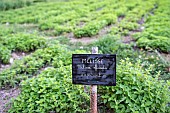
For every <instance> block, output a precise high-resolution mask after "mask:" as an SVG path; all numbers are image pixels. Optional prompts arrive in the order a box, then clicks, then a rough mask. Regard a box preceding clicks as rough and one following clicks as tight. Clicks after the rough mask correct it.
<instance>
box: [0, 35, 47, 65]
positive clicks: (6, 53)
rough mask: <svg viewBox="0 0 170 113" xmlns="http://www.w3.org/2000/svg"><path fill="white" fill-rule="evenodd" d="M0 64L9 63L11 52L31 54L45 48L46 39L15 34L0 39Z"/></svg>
mask: <svg viewBox="0 0 170 113" xmlns="http://www.w3.org/2000/svg"><path fill="white" fill-rule="evenodd" d="M0 45H1V48H0V50H1V53H0V61H1V63H9V59H10V57H11V52H13V51H20V52H31V51H34V50H36V49H39V48H44V47H46V39H45V38H43V37H38V36H37V35H35V34H23V33H16V34H11V35H7V36H2V37H0Z"/></svg>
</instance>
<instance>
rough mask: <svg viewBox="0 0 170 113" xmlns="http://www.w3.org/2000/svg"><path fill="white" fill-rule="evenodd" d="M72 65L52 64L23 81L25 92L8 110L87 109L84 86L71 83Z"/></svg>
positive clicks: (53, 110)
mask: <svg viewBox="0 0 170 113" xmlns="http://www.w3.org/2000/svg"><path fill="white" fill-rule="evenodd" d="M70 67H71V66H66V67H63V66H62V67H60V68H57V69H56V68H49V69H47V70H45V71H44V72H43V73H41V74H40V75H39V76H38V77H36V78H32V79H29V80H27V81H24V82H22V93H21V94H20V95H19V96H18V97H17V98H16V99H15V100H14V103H13V105H12V107H11V109H10V110H9V112H10V113H15V112H37V113H38V112H41V113H47V112H50V111H51V112H63V113H67V112H68V111H69V112H72V113H77V112H79V113H84V112H85V111H87V110H88V106H87V102H89V99H88V97H89V96H88V95H87V94H86V93H84V90H83V87H82V86H78V85H76V86H75V85H73V84H72V83H71V72H70V71H71V68H70Z"/></svg>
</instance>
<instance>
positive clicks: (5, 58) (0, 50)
mask: <svg viewBox="0 0 170 113" xmlns="http://www.w3.org/2000/svg"><path fill="white" fill-rule="evenodd" d="M10 57H11V51H10V50H9V49H8V48H6V47H5V46H4V45H1V44H0V63H4V64H6V63H9V59H10Z"/></svg>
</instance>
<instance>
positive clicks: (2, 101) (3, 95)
mask: <svg viewBox="0 0 170 113" xmlns="http://www.w3.org/2000/svg"><path fill="white" fill-rule="evenodd" d="M19 94H20V89H19V88H12V89H8V90H0V113H7V110H8V109H9V108H10V106H11V100H12V99H15V98H16V97H17V96H18V95H19Z"/></svg>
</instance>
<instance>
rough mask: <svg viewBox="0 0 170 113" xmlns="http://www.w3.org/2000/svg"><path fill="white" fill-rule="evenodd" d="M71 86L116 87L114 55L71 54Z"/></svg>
mask: <svg viewBox="0 0 170 113" xmlns="http://www.w3.org/2000/svg"><path fill="white" fill-rule="evenodd" d="M72 81H73V84H84V85H106V86H115V85H116V55H108V54H73V55H72Z"/></svg>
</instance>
